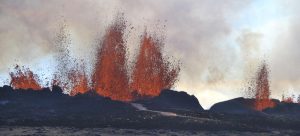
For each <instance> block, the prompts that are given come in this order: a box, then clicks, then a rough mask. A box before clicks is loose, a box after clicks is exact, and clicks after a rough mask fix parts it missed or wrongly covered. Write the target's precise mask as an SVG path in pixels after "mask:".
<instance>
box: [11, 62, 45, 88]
mask: <svg viewBox="0 0 300 136" xmlns="http://www.w3.org/2000/svg"><path fill="white" fill-rule="evenodd" d="M10 77H11V81H10V85H11V86H12V87H13V88H14V89H33V90H41V89H42V87H41V86H40V84H39V83H38V77H37V75H35V74H33V72H32V71H31V70H30V69H29V68H24V67H22V68H21V67H20V66H19V65H16V66H15V68H14V71H13V72H10Z"/></svg>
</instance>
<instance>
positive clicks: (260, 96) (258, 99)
mask: <svg viewBox="0 0 300 136" xmlns="http://www.w3.org/2000/svg"><path fill="white" fill-rule="evenodd" d="M255 89H256V92H255V109H256V110H259V111H261V110H264V109H266V108H270V107H274V106H275V103H274V102H273V101H272V100H271V99H270V94H271V92H270V87H269V70H268V67H267V64H266V63H265V62H263V64H262V65H261V67H260V68H259V71H258V73H257V77H256V87H255Z"/></svg>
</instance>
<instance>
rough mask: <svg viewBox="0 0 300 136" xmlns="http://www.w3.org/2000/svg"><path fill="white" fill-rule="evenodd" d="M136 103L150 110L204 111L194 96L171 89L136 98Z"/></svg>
mask: <svg viewBox="0 0 300 136" xmlns="http://www.w3.org/2000/svg"><path fill="white" fill-rule="evenodd" d="M136 103H140V104H143V105H144V106H145V107H147V108H148V109H151V110H161V111H174V110H185V111H198V112H199V111H204V109H203V108H202V106H201V105H200V104H199V101H198V99H197V98H196V97H195V96H193V95H189V94H187V93H186V92H177V91H173V90H162V92H161V93H160V95H159V96H157V97H152V98H147V99H142V100H138V101H136Z"/></svg>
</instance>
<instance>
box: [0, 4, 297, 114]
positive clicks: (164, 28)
mask: <svg viewBox="0 0 300 136" xmlns="http://www.w3.org/2000/svg"><path fill="white" fill-rule="evenodd" d="M299 4H300V2H299V1H297V0H285V1H284V0H252V1H251V0H245V1H238V0H223V1H211V0H187V1H180V0H173V1H172V0H166V1H151V0H147V1H140V0H131V1H125V0H113V1H104V0H87V1H82V0H74V1H72V2H70V1H68V0H53V1H51V2H50V1H42V0H10V1H0V85H1V86H2V85H3V84H5V83H7V79H9V72H10V71H11V69H12V68H13V66H14V65H15V64H19V65H21V66H22V65H24V66H27V67H29V68H30V69H32V71H33V72H35V73H37V74H38V75H39V76H40V77H41V78H47V77H48V78H49V77H50V76H51V75H52V73H53V71H54V58H53V56H54V54H55V51H56V50H55V49H54V45H53V44H54V42H55V41H54V39H55V34H56V33H57V31H58V29H59V25H61V23H62V22H64V23H66V24H67V26H68V31H69V33H70V39H71V47H70V50H71V55H72V56H74V57H76V58H78V59H83V60H84V61H85V62H86V63H87V64H88V65H87V66H88V69H91V67H92V65H93V63H94V62H93V61H94V60H93V55H94V54H95V49H96V48H97V40H98V39H100V38H101V37H102V36H103V34H104V33H105V29H106V28H107V26H109V25H110V24H111V23H112V22H113V19H114V17H115V16H116V15H117V14H119V13H123V14H124V17H125V19H126V21H127V22H126V23H127V28H126V30H125V32H126V34H125V39H126V41H127V46H128V48H129V53H130V56H129V57H130V58H133V57H134V53H135V51H136V50H137V47H138V45H139V42H140V36H141V35H142V34H143V32H144V31H145V29H147V30H148V31H150V32H152V33H155V32H157V33H158V34H159V35H161V36H162V37H165V47H164V51H165V52H164V55H168V56H173V57H174V58H173V59H174V60H179V61H180V62H181V66H182V69H181V72H180V76H179V81H178V82H177V84H176V87H175V88H173V89H175V90H178V91H186V92H187V93H189V94H193V95H195V96H196V97H197V98H198V100H199V102H200V104H201V105H202V106H203V107H204V108H205V109H207V108H209V107H210V106H211V105H212V104H214V103H216V102H220V101H224V100H228V99H231V98H235V97H241V96H244V92H243V91H244V89H245V88H247V87H248V86H247V82H248V81H250V80H251V78H253V77H255V74H256V71H257V68H258V66H259V65H260V64H261V62H262V61H266V62H267V64H268V66H269V69H270V81H271V84H270V87H271V91H272V94H271V97H272V98H277V99H280V98H281V95H282V94H283V93H285V94H287V95H291V94H295V95H298V94H300V91H299V90H300V84H299V83H300V80H299V77H300V61H298V58H300V46H299V45H297V44H298V43H299V42H298V41H299V38H297V32H300V21H299V19H300V11H299V8H298V7H297V5H299ZM42 84H44V82H43V83H42Z"/></svg>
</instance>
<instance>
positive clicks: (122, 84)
mask: <svg viewBox="0 0 300 136" xmlns="http://www.w3.org/2000/svg"><path fill="white" fill-rule="evenodd" d="M125 27H126V26H125V21H124V19H123V18H118V19H117V20H116V22H115V23H114V24H112V25H111V26H110V27H109V28H108V29H107V31H106V34H105V36H104V38H103V41H102V44H101V47H100V48H99V51H98V54H97V57H96V59H97V61H96V65H95V68H94V73H93V79H92V80H93V87H94V89H95V90H96V92H97V93H98V94H100V95H102V96H105V97H110V98H111V99H113V100H121V101H130V100H132V95H131V92H130V89H129V76H128V73H127V66H126V62H127V56H126V52H127V49H126V45H125V42H124V40H123V33H124V29H125Z"/></svg>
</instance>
